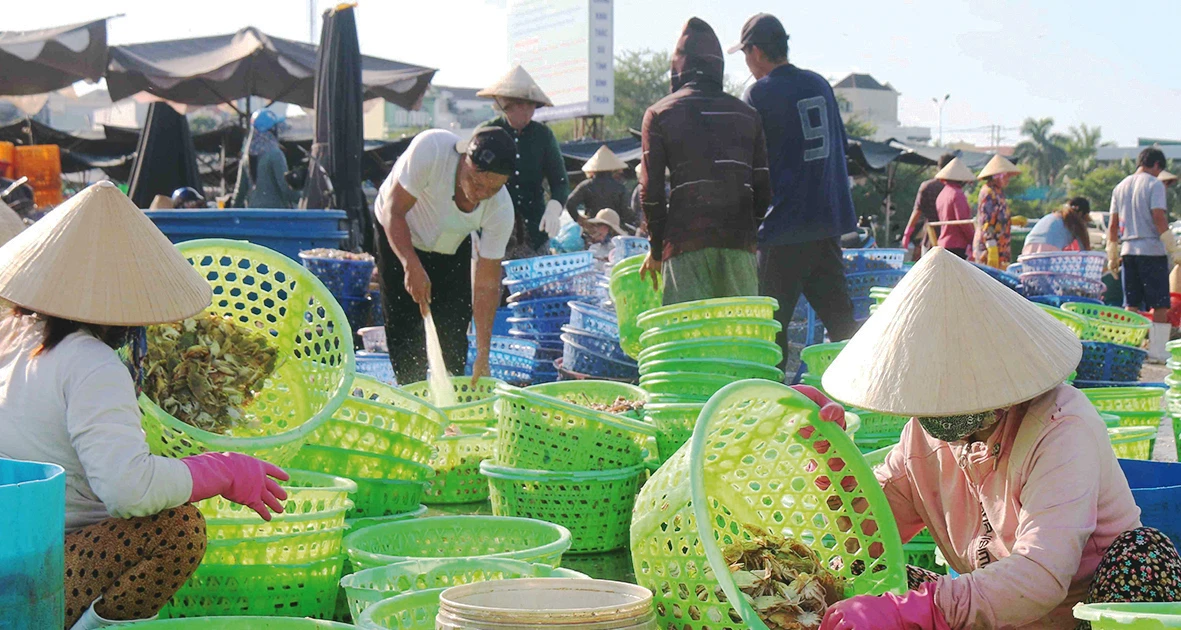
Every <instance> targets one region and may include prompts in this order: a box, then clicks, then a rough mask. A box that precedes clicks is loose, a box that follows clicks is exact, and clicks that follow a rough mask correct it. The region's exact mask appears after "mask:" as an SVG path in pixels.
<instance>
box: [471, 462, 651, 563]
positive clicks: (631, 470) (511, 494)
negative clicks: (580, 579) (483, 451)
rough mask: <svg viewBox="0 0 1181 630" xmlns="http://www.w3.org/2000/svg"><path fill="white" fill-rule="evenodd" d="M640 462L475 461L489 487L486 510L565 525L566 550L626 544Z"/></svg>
mask: <svg viewBox="0 0 1181 630" xmlns="http://www.w3.org/2000/svg"><path fill="white" fill-rule="evenodd" d="M646 470H647V468H645V466H644V465H643V464H637V465H635V466H631V467H628V468H620V469H618V470H603V471H589V472H549V471H546V470H523V469H520V468H510V467H508V466H497V465H495V464H493V463H492V462H484V463H483V464H481V465H480V472H481V473H483V474H484V476H485V477H487V478H488V482H489V486H491V488H492V496H491V498H492V513H493V514H495V515H497V516H521V517H525V518H535V519H539V520H543V521H548V522H550V523H557V524H558V525H561V526H563V527H565V528H566V529H568V530H570V536H571V541H572V542H571V545H570V550H569V553H601V552H605V551H614V550H615V549H620V548H623V547H626V546H627V540H628V524H629V523H630V522H631V515H632V506H633V505H634V504H635V501H636V493H637V492H638V491H639V489H640V475H641V474H642V473H644V472H646Z"/></svg>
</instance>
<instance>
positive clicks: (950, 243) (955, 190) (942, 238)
mask: <svg viewBox="0 0 1181 630" xmlns="http://www.w3.org/2000/svg"><path fill="white" fill-rule="evenodd" d="M935 179H936V180H937V181H940V182H942V183H943V189H942V190H940V191H939V196H938V197H936V198H935V214H936V215H937V216H938V217H939V220H940V221H965V220H970V219H971V218H972V208H971V207H970V206H969V205H968V197H967V196H966V195H965V194H964V185H965V184H967V183H968V182H970V181H973V180H975V179H976V177H975V176H974V175H972V171H970V170H968V167H967V166H965V165H964V163H963V162H962V161H960V159H959V158H955V159H953V160H951V161H950V162H948V163H947V164H946V165H945V166H944V167H943V168H942V169H941V170H940V171H939V172H938V173H936V174H935ZM975 232H976V230H975V229H974V228H973V227H972V226H971V225H970V224H964V225H944V226H940V228H939V236H938V238H937V239H935V241H936V244H937V245H938V246H939V247H942V248H944V249H946V250H947V251H949V252H952V253H953V254H955V255H956V256H959V257H960V258H963V259H967V258H968V252H969V251H970V250H971V248H972V237H973V236H974V235H975Z"/></svg>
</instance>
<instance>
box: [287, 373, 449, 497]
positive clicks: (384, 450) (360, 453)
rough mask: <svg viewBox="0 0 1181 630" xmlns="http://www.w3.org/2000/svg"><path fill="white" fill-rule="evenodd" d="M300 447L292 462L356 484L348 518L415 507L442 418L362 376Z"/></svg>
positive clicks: (429, 407) (422, 403)
mask: <svg viewBox="0 0 1181 630" xmlns="http://www.w3.org/2000/svg"><path fill="white" fill-rule="evenodd" d="M351 392H352V395H350V396H349V397H348V399H347V400H346V401H345V403H344V404H343V405H342V406H341V407H340V409H339V410H337V412H336V413H335V414H334V415H333V416H332V419H331V421H329V422H328V423H327V424H325V425H324V427H322V428H321V429H319V430H318V431H316V432H315V433H314V434H313V435H312V436H311V437H310V438H309V440H308V444H307V445H306V446H304V447H303V448H302V449H300V451H299V454H298V455H297V456H296V459H295V464H296V465H297V466H299V467H301V468H306V469H308V470H316V471H320V472H325V473H329V474H334V475H339V476H341V477H347V478H349V479H352V480H353V481H355V482H356V483H357V494H356V496H355V497H354V503H355V504H356V505H355V506H354V508H353V509H352V510H351V511H350V512H349V517H350V518H360V517H378V516H388V515H395V514H401V513H405V512H409V511H411V510H415V509H417V508H418V506H419V504H420V503H421V502H422V498H423V493H424V490H425V484H426V482H427V481H428V479H429V478H430V477H431V476H432V474H433V471H432V469H431V467H430V460H431V456H432V452H433V451H432V449H433V448H434V445H435V441H436V440H437V439H438V437H439V436H440V435H441V434H442V432H443V427H444V425H445V424H446V417H445V416H444V415H443V412H442V411H440V410H439V409H438V408H436V407H434V406H432V405H430V404H429V403H427V402H425V401H423V400H420V399H418V398H415V397H413V396H410V395H409V394H406V393H405V392H403V391H401V390H399V389H396V388H394V387H393V386H391V385H387V384H385V383H383V382H381V381H378V380H376V379H374V378H371V377H368V376H357V377H356V379H355V380H354V382H353V385H352V390H351Z"/></svg>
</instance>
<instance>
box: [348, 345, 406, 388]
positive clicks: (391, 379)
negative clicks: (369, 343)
mask: <svg viewBox="0 0 1181 630" xmlns="http://www.w3.org/2000/svg"><path fill="white" fill-rule="evenodd" d="M357 374H364V375H366V376H372V377H373V378H375V379H377V380H379V381H381V382H383V383H388V384H390V385H397V384H398V379H397V377H396V376H394V366H393V364H392V363H390V355H389V354H388V353H385V352H358V353H357Z"/></svg>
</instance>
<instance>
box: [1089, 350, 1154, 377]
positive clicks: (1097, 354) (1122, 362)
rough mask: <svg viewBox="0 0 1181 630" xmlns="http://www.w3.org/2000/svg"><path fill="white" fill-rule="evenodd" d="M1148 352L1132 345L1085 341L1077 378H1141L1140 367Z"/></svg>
mask: <svg viewBox="0 0 1181 630" xmlns="http://www.w3.org/2000/svg"><path fill="white" fill-rule="evenodd" d="M1147 357H1148V352H1146V351H1144V350H1141V349H1140V348H1133V347H1132V346H1122V345H1119V344H1116V343H1104V342H1102V341H1084V342H1083V358H1082V360H1081V361H1079V363H1078V375H1077V377H1076V378H1078V379H1082V380H1083V381H1123V382H1125V383H1127V382H1131V381H1135V380H1137V379H1139V378H1140V368H1141V367H1142V366H1143V365H1144V359H1145V358H1147Z"/></svg>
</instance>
